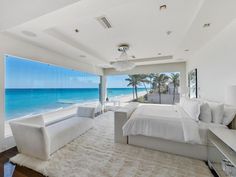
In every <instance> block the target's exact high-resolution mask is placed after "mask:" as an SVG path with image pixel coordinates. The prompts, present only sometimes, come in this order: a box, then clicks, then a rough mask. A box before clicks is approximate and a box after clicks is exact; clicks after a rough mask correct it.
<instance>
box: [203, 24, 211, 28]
mask: <svg viewBox="0 0 236 177" xmlns="http://www.w3.org/2000/svg"><path fill="white" fill-rule="evenodd" d="M210 26H211V24H210V23H205V24H204V25H203V28H207V27H210Z"/></svg>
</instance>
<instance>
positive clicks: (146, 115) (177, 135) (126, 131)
mask: <svg viewBox="0 0 236 177" xmlns="http://www.w3.org/2000/svg"><path fill="white" fill-rule="evenodd" d="M123 135H124V136H129V135H144V136H151V137H157V138H164V139H167V140H173V141H178V142H187V143H197V144H201V143H202V140H201V138H200V134H199V125H198V122H196V121H194V120H192V119H190V118H188V115H187V114H186V113H185V112H184V111H183V109H182V108H181V107H180V106H173V105H149V104H147V105H141V106H139V107H138V108H137V109H136V110H135V111H134V113H133V114H132V115H131V117H130V119H129V120H128V121H127V122H126V124H125V125H124V126H123Z"/></svg>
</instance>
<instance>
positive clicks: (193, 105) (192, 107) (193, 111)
mask: <svg viewBox="0 0 236 177" xmlns="http://www.w3.org/2000/svg"><path fill="white" fill-rule="evenodd" d="M181 100H182V101H181V103H180V106H181V107H182V108H183V109H184V111H185V112H186V113H187V114H188V115H189V116H190V118H191V119H193V120H195V121H199V115H200V105H201V103H200V102H199V101H196V100H189V99H187V98H182V99H181Z"/></svg>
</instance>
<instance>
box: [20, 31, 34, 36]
mask: <svg viewBox="0 0 236 177" xmlns="http://www.w3.org/2000/svg"><path fill="white" fill-rule="evenodd" d="M21 32H22V34H24V35H25V36H28V37H36V36H37V35H36V34H35V33H33V32H31V31H26V30H23V31H21Z"/></svg>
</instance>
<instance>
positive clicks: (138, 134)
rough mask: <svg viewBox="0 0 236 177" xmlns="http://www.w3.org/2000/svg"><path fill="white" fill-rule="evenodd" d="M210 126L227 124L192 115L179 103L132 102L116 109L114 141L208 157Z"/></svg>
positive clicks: (219, 126) (217, 126)
mask: <svg viewBox="0 0 236 177" xmlns="http://www.w3.org/2000/svg"><path fill="white" fill-rule="evenodd" d="M210 127H214V128H228V127H227V126H225V125H222V124H216V123H205V122H202V121H195V120H193V119H191V118H189V114H187V113H186V112H185V111H184V110H183V108H182V107H181V106H179V105H155V104H138V103H131V104H129V105H127V106H126V107H124V108H121V109H120V110H118V111H116V112H115V142H118V143H127V144H131V145H136V146H142V147H145V148H151V149H156V150H161V151H165V152H169V153H174V154H178V155H184V156H188V157H193V158H197V159H201V160H207V134H208V130H209V128H210Z"/></svg>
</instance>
